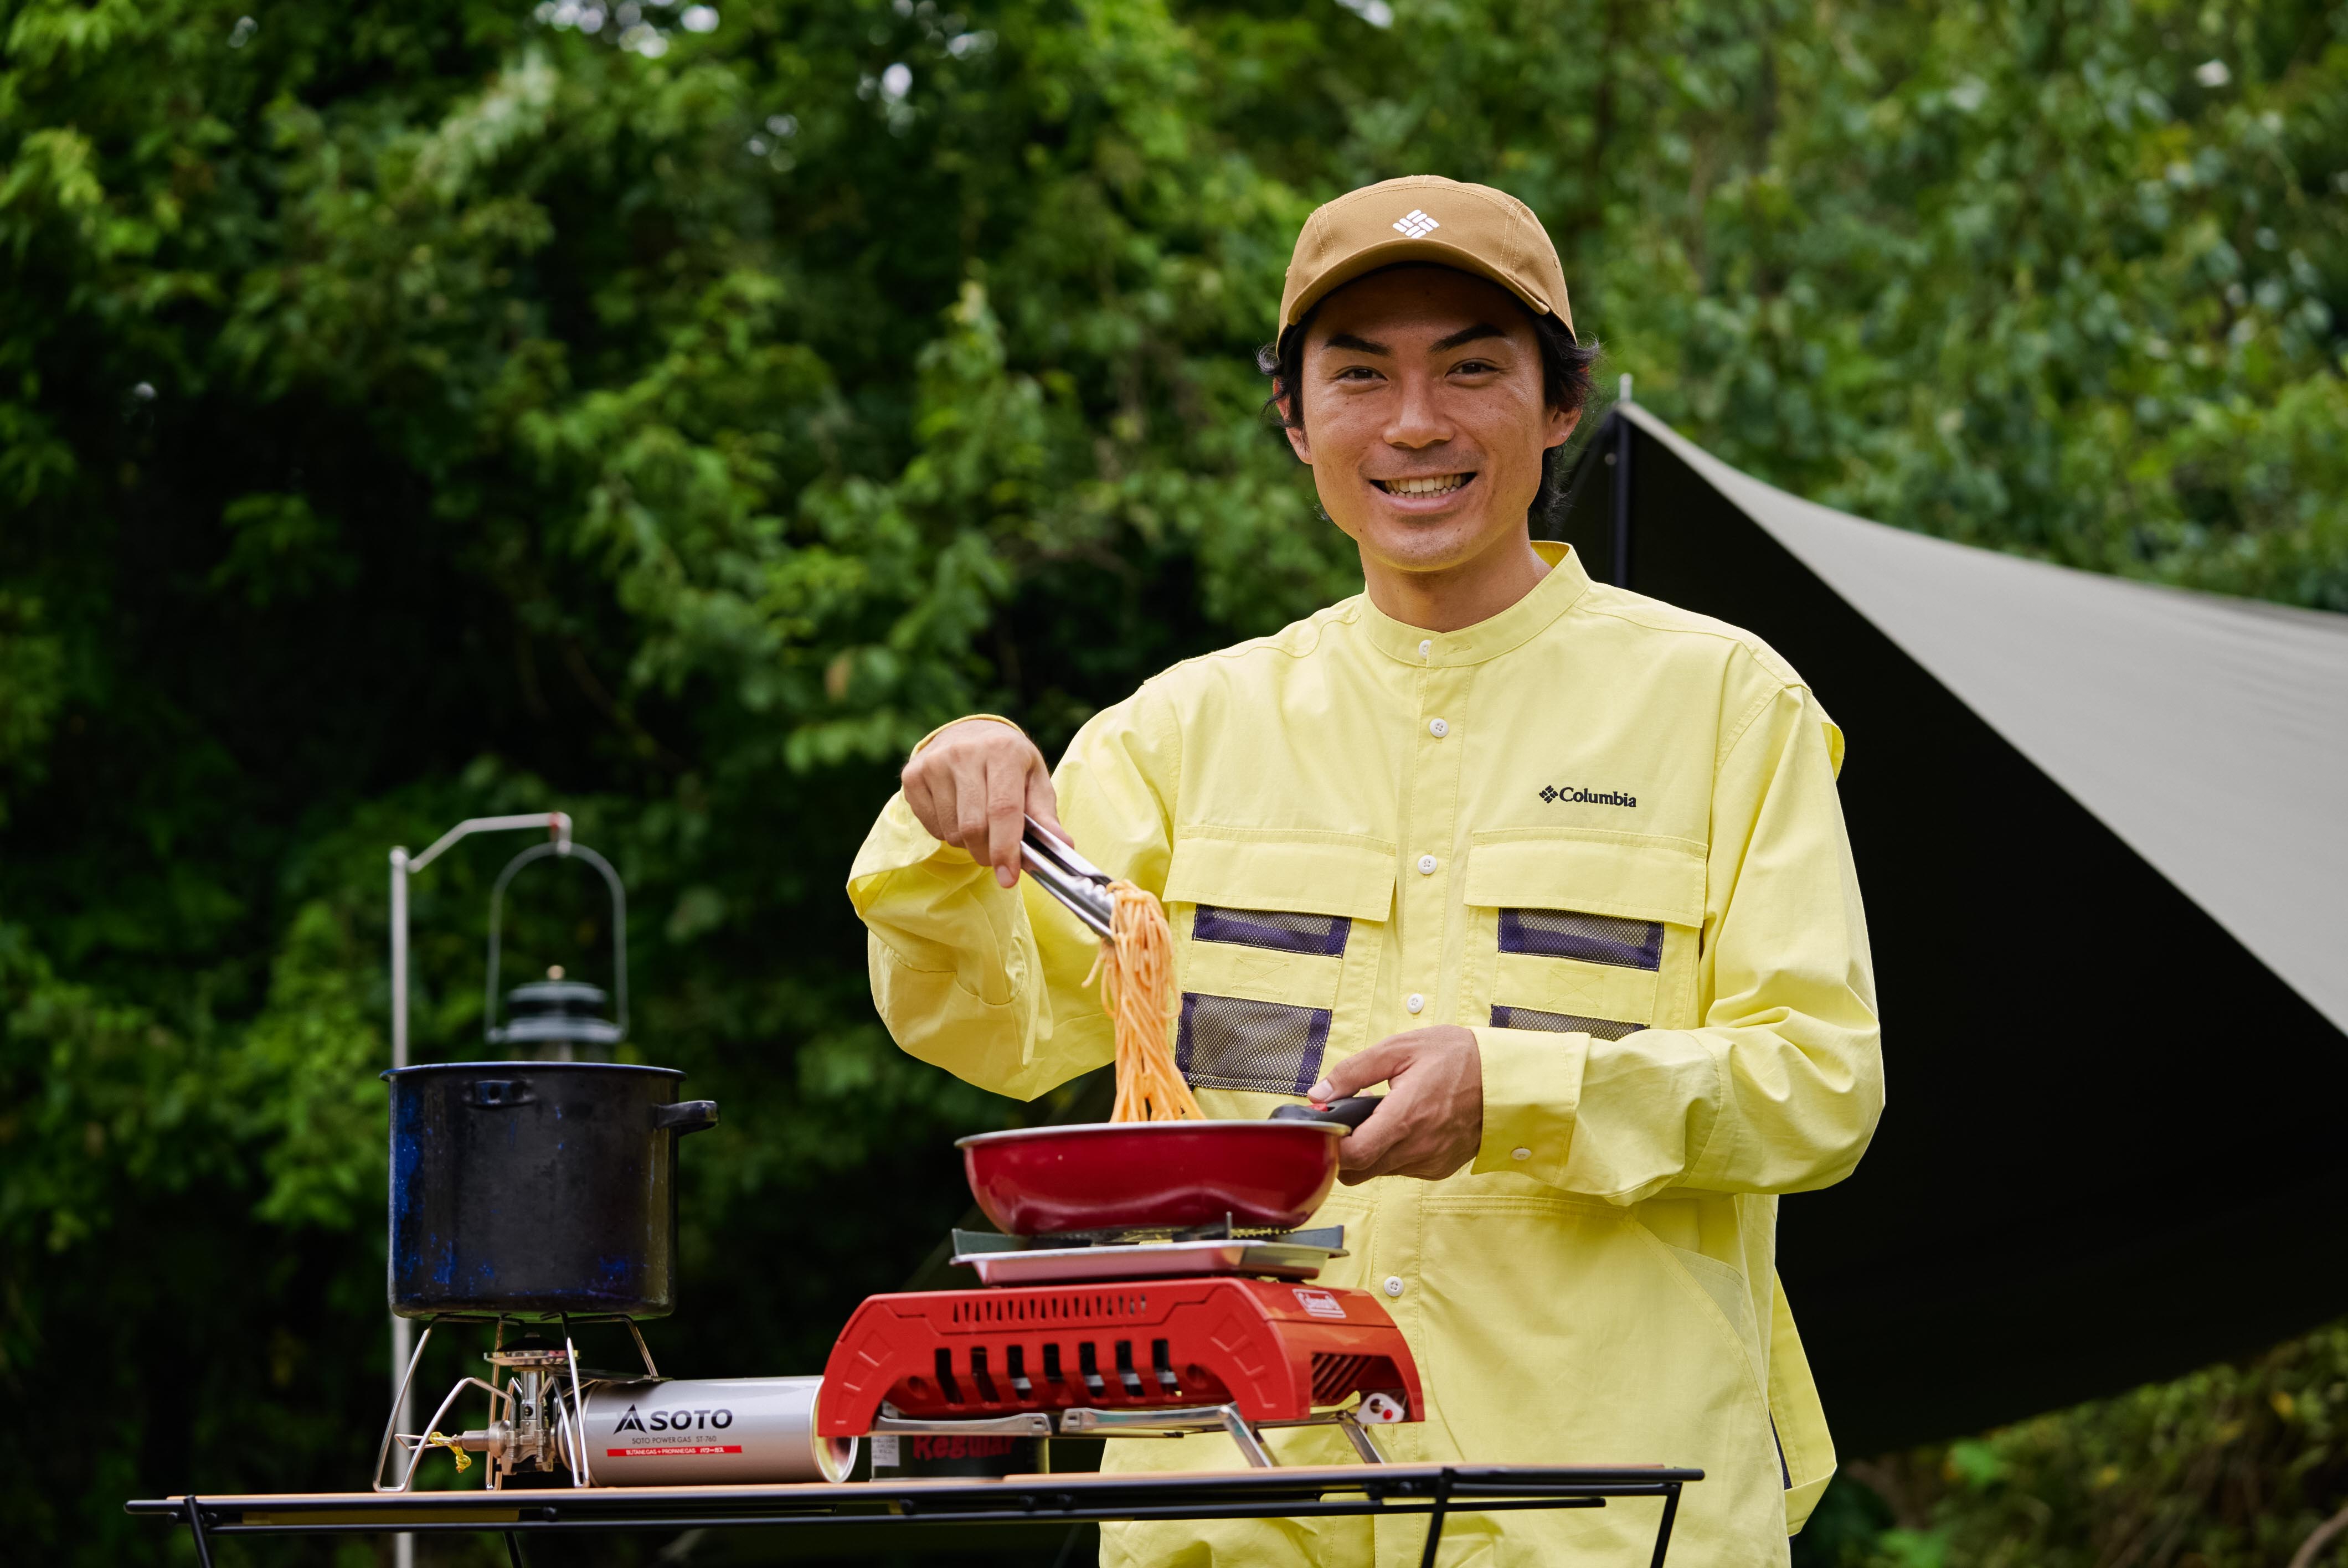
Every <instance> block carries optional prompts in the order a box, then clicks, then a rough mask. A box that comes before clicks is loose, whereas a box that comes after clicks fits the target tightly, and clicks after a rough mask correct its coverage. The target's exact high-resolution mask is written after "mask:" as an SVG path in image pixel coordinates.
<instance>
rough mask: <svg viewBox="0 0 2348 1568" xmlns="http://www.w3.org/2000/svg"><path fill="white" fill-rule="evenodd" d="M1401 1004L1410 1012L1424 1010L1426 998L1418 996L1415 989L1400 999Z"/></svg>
mask: <svg viewBox="0 0 2348 1568" xmlns="http://www.w3.org/2000/svg"><path fill="white" fill-rule="evenodd" d="M1402 1005H1403V1007H1404V1008H1405V1009H1406V1010H1408V1011H1411V1012H1425V1011H1426V998H1425V997H1423V996H1420V995H1419V994H1418V993H1417V992H1416V991H1413V992H1411V993H1410V995H1408V996H1406V997H1405V998H1403V999H1402Z"/></svg>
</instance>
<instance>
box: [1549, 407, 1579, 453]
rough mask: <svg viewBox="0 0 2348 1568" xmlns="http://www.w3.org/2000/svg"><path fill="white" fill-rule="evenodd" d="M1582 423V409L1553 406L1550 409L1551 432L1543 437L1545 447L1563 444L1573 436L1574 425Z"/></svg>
mask: <svg viewBox="0 0 2348 1568" xmlns="http://www.w3.org/2000/svg"><path fill="white" fill-rule="evenodd" d="M1580 424H1581V410H1580V409H1579V408H1575V409H1559V408H1552V409H1550V411H1549V432H1548V434H1547V435H1546V436H1544V437H1543V438H1542V440H1541V446H1543V447H1544V448H1547V447H1550V446H1564V445H1565V444H1566V443H1567V442H1568V441H1570V440H1571V439H1572V437H1573V432H1574V427H1575V426H1577V425H1580Z"/></svg>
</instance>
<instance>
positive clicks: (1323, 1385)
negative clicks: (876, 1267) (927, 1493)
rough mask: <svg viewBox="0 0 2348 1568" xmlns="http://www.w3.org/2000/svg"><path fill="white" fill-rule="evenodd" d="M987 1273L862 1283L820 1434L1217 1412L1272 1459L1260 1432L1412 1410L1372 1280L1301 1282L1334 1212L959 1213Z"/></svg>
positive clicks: (1101, 1422)
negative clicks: (1073, 1230)
mask: <svg viewBox="0 0 2348 1568" xmlns="http://www.w3.org/2000/svg"><path fill="white" fill-rule="evenodd" d="M1342 1256H1344V1228H1343V1227H1342V1226H1332V1227H1330V1228H1328V1229H1325V1230H1312V1231H1290V1232H1284V1233H1269V1232H1267V1233H1249V1232H1246V1231H1242V1230H1237V1229H1234V1228H1233V1227H1232V1226H1231V1225H1230V1224H1229V1223H1228V1222H1225V1223H1224V1224H1221V1225H1215V1226H1210V1227H1207V1228H1205V1229H1202V1230H1194V1231H1173V1232H1169V1231H1165V1230H1159V1231H1143V1232H1091V1233H1078V1234H1072V1235H1050V1236H1004V1235H981V1234H977V1233H973V1232H969V1231H956V1232H955V1233H954V1259H953V1261H954V1262H956V1263H958V1264H965V1265H968V1266H970V1267H972V1268H973V1269H975V1270H977V1271H978V1276H979V1278H980V1279H981V1280H983V1282H984V1287H983V1288H980V1289H977V1290H932V1291H918V1292H910V1293H907V1294H903V1295H891V1296H870V1297H867V1298H866V1300H865V1302H864V1304H863V1305H862V1306H861V1307H858V1308H857V1309H856V1314H855V1316H854V1317H850V1319H849V1322H848V1327H846V1328H844V1329H842V1330H841V1331H840V1336H839V1342H838V1343H837V1344H836V1345H834V1346H833V1347H832V1352H831V1360H830V1363H829V1365H828V1366H827V1367H826V1368H824V1375H823V1392H822V1396H821V1399H820V1403H819V1409H818V1430H819V1431H820V1432H821V1433H822V1434H823V1435H825V1436H827V1437H832V1438H851V1437H855V1438H861V1437H866V1436H870V1435H877V1434H884V1433H907V1434H915V1435H927V1436H937V1437H947V1436H956V1437H977V1436H988V1437H1022V1438H1026V1437H1035V1438H1048V1437H1153V1438H1156V1437H1179V1436H1181V1435H1182V1434H1184V1433H1186V1432H1207V1431H1221V1432H1227V1433H1229V1434H1230V1436H1231V1440H1232V1441H1233V1442H1235V1443H1237V1444H1238V1445H1239V1450H1240V1452H1241V1455H1242V1456H1243V1457H1245V1459H1246V1460H1247V1461H1248V1463H1249V1464H1251V1465H1256V1466H1269V1465H1271V1464H1272V1455H1271V1454H1270V1452H1269V1451H1268V1450H1266V1449H1265V1447H1264V1443H1263V1437H1262V1432H1263V1430H1264V1429H1266V1428H1272V1427H1304V1426H1334V1427H1335V1428H1336V1429H1337V1430H1340V1431H1342V1432H1344V1434H1345V1437H1346V1439H1347V1440H1349V1441H1350V1442H1351V1443H1352V1444H1353V1447H1354V1451H1355V1452H1356V1453H1358V1454H1359V1455H1360V1456H1361V1457H1362V1459H1363V1460H1365V1461H1366V1462H1368V1463H1371V1464H1378V1463H1382V1462H1384V1456H1383V1455H1381V1454H1380V1453H1379V1452H1378V1449H1377V1444H1376V1443H1375V1440H1373V1439H1372V1437H1371V1434H1370V1429H1372V1428H1374V1427H1379V1426H1388V1425H1392V1424H1394V1423H1395V1422H1399V1421H1416V1420H1421V1419H1425V1416H1426V1404H1425V1399H1424V1396H1423V1395H1422V1394H1421V1392H1420V1389H1419V1383H1418V1368H1417V1367H1416V1365H1415V1364H1414V1363H1413V1362H1412V1360H1411V1356H1410V1348H1409V1347H1408V1346H1407V1345H1406V1344H1405V1343H1404V1341H1403V1337H1402V1330H1400V1329H1399V1328H1397V1327H1395V1323H1394V1319H1393V1318H1391V1317H1387V1316H1386V1311H1385V1307H1383V1306H1381V1305H1379V1303H1378V1301H1377V1299H1376V1298H1375V1296H1371V1295H1370V1294H1369V1293H1368V1292H1367V1291H1363V1290H1344V1289H1335V1288H1331V1287H1328V1286H1309V1285H1306V1284H1303V1283H1302V1282H1303V1281H1306V1280H1310V1279H1312V1278H1313V1276H1315V1275H1316V1274H1318V1273H1319V1271H1320V1268H1321V1266H1322V1265H1323V1263H1326V1262H1327V1261H1328V1260H1329V1259H1330V1258H1333V1257H1342Z"/></svg>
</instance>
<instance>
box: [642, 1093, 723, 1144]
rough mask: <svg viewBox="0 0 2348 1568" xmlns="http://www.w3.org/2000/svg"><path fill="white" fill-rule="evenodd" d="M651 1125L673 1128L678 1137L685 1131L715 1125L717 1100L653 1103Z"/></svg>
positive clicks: (683, 1134) (693, 1130) (694, 1130)
mask: <svg viewBox="0 0 2348 1568" xmlns="http://www.w3.org/2000/svg"><path fill="white" fill-rule="evenodd" d="M653 1125H654V1126H655V1127H668V1128H673V1129H675V1132H676V1135H677V1136H678V1137H680V1138H682V1137H684V1136H685V1134H686V1133H687V1132H700V1131H701V1130H702V1129H703V1128H705V1127H715V1126H716V1125H717V1102H716V1101H715V1100H680V1101H678V1102H676V1103H675V1104H674V1105H655V1106H654V1107H653Z"/></svg>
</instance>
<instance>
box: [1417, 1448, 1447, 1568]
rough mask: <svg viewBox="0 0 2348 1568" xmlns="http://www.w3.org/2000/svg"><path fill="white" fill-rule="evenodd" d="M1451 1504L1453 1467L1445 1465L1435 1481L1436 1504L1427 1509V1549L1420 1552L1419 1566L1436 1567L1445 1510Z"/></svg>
mask: <svg viewBox="0 0 2348 1568" xmlns="http://www.w3.org/2000/svg"><path fill="white" fill-rule="evenodd" d="M1450 1506H1451V1469H1450V1467H1449V1466H1448V1465H1447V1466H1445V1467H1444V1470H1443V1473H1442V1474H1441V1475H1439V1476H1437V1478H1436V1481H1435V1506H1434V1507H1433V1508H1430V1509H1428V1510H1427V1511H1426V1551H1425V1552H1422V1553H1419V1557H1418V1568H1435V1549H1436V1548H1437V1546H1440V1545H1442V1544H1443V1512H1444V1510H1445V1509H1447V1508H1448V1507H1450Z"/></svg>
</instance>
